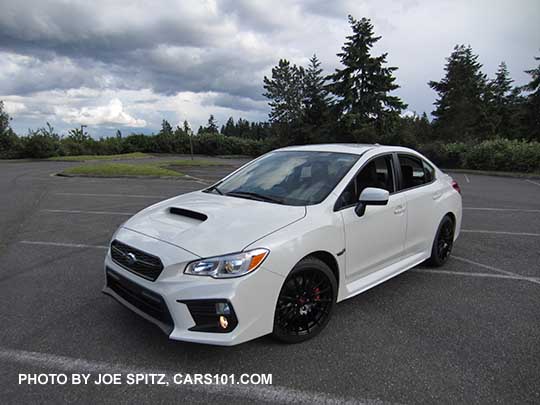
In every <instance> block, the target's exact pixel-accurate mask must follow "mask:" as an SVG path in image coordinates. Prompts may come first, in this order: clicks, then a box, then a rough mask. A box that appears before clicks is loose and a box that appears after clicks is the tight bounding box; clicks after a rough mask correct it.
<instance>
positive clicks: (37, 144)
mask: <svg viewBox="0 0 540 405" xmlns="http://www.w3.org/2000/svg"><path fill="white" fill-rule="evenodd" d="M20 139H21V143H22V155H23V157H27V158H37V159H43V158H48V157H51V156H58V155H60V137H59V136H58V135H57V134H55V133H53V132H50V131H47V130H46V129H45V128H41V129H38V130H37V131H30V132H29V134H28V136H25V137H22V138H20Z"/></svg>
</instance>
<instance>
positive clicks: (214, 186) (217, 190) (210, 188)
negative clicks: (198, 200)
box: [204, 183, 223, 195]
mask: <svg viewBox="0 0 540 405" xmlns="http://www.w3.org/2000/svg"><path fill="white" fill-rule="evenodd" d="M218 184H219V183H218ZM218 184H214V185H213V186H211V187H208V188H207V189H206V190H204V191H206V192H207V193H209V192H211V191H216V192H217V193H218V194H219V195H223V191H221V190H220V189H219V188H218Z"/></svg>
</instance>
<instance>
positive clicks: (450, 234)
mask: <svg viewBox="0 0 540 405" xmlns="http://www.w3.org/2000/svg"><path fill="white" fill-rule="evenodd" d="M453 246H454V221H452V219H451V218H450V217H449V216H445V217H444V218H443V220H442V221H441V223H440V225H439V229H438V230H437V236H436V237H435V241H434V242H433V247H432V249H431V257H430V259H429V263H430V264H431V265H432V266H435V267H439V266H442V265H443V264H444V263H446V261H447V260H448V258H449V257H450V253H452V248H453Z"/></svg>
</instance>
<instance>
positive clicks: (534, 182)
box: [525, 180, 540, 187]
mask: <svg viewBox="0 0 540 405" xmlns="http://www.w3.org/2000/svg"><path fill="white" fill-rule="evenodd" d="M525 181H526V182H528V183H531V184H536V185H537V186H539V187H540V183H537V182H536V181H532V180H525Z"/></svg>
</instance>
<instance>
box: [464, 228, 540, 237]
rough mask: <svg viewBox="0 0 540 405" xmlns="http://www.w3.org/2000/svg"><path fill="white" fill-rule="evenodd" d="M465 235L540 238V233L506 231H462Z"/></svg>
mask: <svg viewBox="0 0 540 405" xmlns="http://www.w3.org/2000/svg"><path fill="white" fill-rule="evenodd" d="M461 232H464V233H487V234H493V235H514V236H540V233H532V232H506V231H485V230H482V229H462V230H461Z"/></svg>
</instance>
